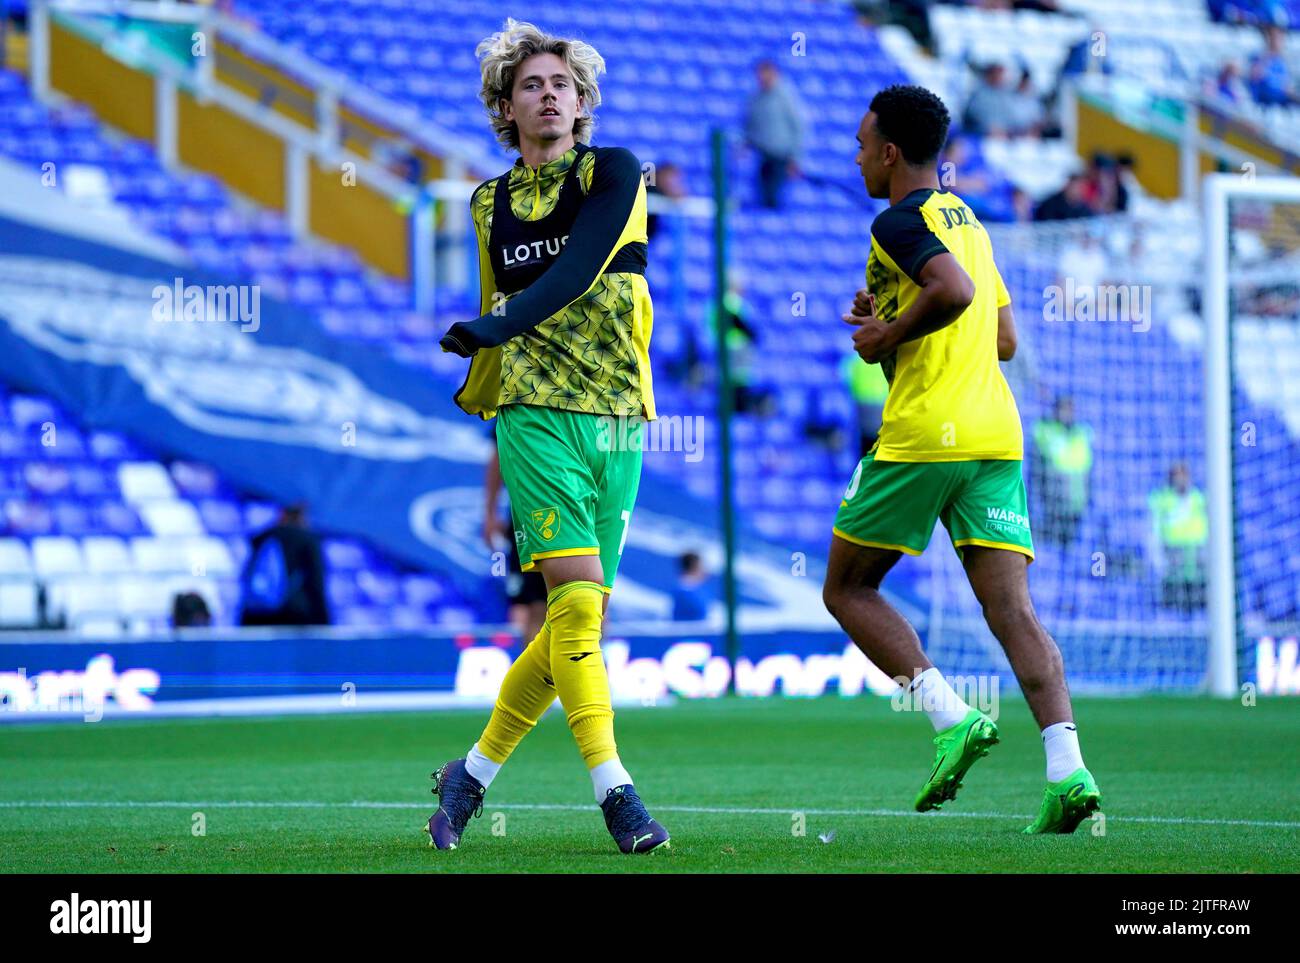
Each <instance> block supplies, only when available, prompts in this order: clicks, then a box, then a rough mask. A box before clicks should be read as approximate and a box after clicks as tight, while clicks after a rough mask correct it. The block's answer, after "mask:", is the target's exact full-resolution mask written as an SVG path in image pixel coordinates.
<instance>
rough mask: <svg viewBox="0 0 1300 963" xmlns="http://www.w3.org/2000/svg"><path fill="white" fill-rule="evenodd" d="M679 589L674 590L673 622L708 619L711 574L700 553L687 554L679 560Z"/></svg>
mask: <svg viewBox="0 0 1300 963" xmlns="http://www.w3.org/2000/svg"><path fill="white" fill-rule="evenodd" d="M678 568H679V570H680V571H679V574H678V576H677V587H676V588H674V589H673V621H674V622H698V621H700V620H702V619H705V618H708V615H709V596H708V592H707V591H706V586H707V583H708V580H709V573H708V571H707V570H706V569H705V568H704V562H703V561H701V560H700V556H699V553H698V552H685V553H684V554H683V555H682V557H681V558H680V559H679V560H678Z"/></svg>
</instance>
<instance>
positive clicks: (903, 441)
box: [823, 85, 1101, 833]
mask: <svg viewBox="0 0 1300 963" xmlns="http://www.w3.org/2000/svg"><path fill="white" fill-rule="evenodd" d="M948 120H949V118H948V111H947V109H946V108H945V107H944V105H943V102H942V101H940V100H939V98H938V97H936V96H935V95H934V94H933V93H931V92H930V91H928V90H925V89H924V88H922V87H915V86H904V85H895V86H893V87H888V88H886V89H884V90H882V91H880V92H879V93H878V94H877V95H876V96H875V98H874V99H873V100H872V101H871V109H870V110H869V111H868V112H867V114H866V116H865V117H863V119H862V123H861V125H860V126H859V128H858V135H857V140H858V152H857V159H856V162H857V164H858V168H859V169H860V171H861V173H862V179H863V181H864V182H865V183H866V187H867V193H868V194H870V195H871V196H872V197H876V198H888V199H889V204H890V206H889V207H888V208H887V209H886V210H884V211H882V212H881V213H880V215H879V216H878V217H877V218H876V220H875V222H874V223H873V224H872V225H871V254H870V256H869V258H868V260H867V287H866V288H865V289H863V290H860V291H858V292H857V295H856V297H855V298H854V301H853V307H852V310H851V312H850V313H849V314H846V315H844V320H845V321H846V322H848V323H849V324H851V325H853V326H854V328H855V330H854V333H853V344H854V347H855V348H856V349H857V352H858V354H859V355H860V356H861V357H862V359H863V360H864V361H867V362H880V365H881V368H882V369H883V370H884V372H885V376H886V377H887V378H888V380H889V397H888V400H887V401H886V402H885V410H884V417H883V423H882V425H881V428H880V436H879V438H878V439H877V441H876V444H875V446H874V447H873V448H872V450H871V451H870V452H869V453H868V454H867V455H866V457H864V458H863V459H862V461H861V462H860V463H859V465H858V467H857V469H856V471H854V473H853V478H852V480H851V481H850V482H849V487H848V490H847V491H845V493H844V500H843V501H842V502H841V503H840V509H839V513H838V514H837V515H836V518H835V529H834V535H833V537H832V538H831V550H830V562H829V566H828V570H827V573H826V584H825V587H824V591H823V596H824V598H825V602H826V607H827V609H829V610H830V612H831V614H832V615H834V616H835V618H836V619H837V620H838V621H839V623H840V625H841V626H843V628H844V630H845V631H846V632H847V633H848V634H849V636H850V637H852V639H853V641H854V642H855V643H856V644H857V646H858V648H860V649H861V650H862V651H863V652H864V653H865V654H866V656H867V658H869V659H871V661H872V662H874V663H875V664H876V665H877V666H878V667H879V668H880V669H882V670H883V671H884V672H886V673H888V674H889V675H890V676H891V677H893V678H895V679H898V680H899V681H900V683H901V684H903V685H904V686H905V687H906V689H907V691H908V694H909V696H910V697H911V700H912V701H913V702H914V704H915V703H919V706H920V707H921V708H923V709H924V710H925V712H926V714H927V716H928V717H929V719H930V722H931V723H932V724H933V726H934V728H935V731H936V733H937V734H936V736H935V738H934V743H935V749H936V751H935V759H934V768H933V770H932V771H931V772H930V776H929V778H928V779H927V780H926V781H925V785H924V786H922V787H921V791H920V793H919V794H918V795H917V797H916V801H915V806H916V809H917V810H918V811H920V812H925V811H927V810H930V809H937V808H939V807H940V806H941V805H942V804H943V803H944V802H946V801H947V800H950V799H954V798H955V797H956V794H957V789H958V788H959V787H960V786H961V781H962V778H963V777H964V776H965V775H966V772H967V770H969V769H970V767H971V766H972V765H973V764H974V763H975V762H976V761H977V760H978V759H979V758H980V757H982V756H985V755H987V754H988V751H989V749H990V747H992V746H993V745H994V744H996V743H997V741H998V730H997V726H996V725H994V723H993V720H992V719H990V718H989V717H988V716H987V715H985V714H984V713H983V712H981V711H979V710H978V709H973V708H971V707H970V706H969V705H967V704H966V702H965V701H964V700H962V698H961V697H960V696H959V695H958V694H957V693H956V692H955V691H954V690H953V689H952V687H951V686H950V685H949V684H948V682H947V681H946V680H945V679H944V678H943V676H942V675H940V673H939V670H938V669H936V668H935V667H934V665H933V664H932V663H931V662H930V660H929V659H928V658H926V655H925V653H924V652H923V651H922V649H921V643H920V640H919V639H918V638H917V635H916V632H915V631H913V629H912V627H911V626H910V625H909V624H908V623H907V621H906V620H905V619H904V618H903V617H902V615H901V614H899V612H898V611H897V610H895V609H894V608H893V607H892V606H890V605H889V603H888V602H886V601H885V599H884V598H883V597H882V596H881V594H880V592H879V588H880V583H881V580H882V579H883V578H884V577H885V574H886V573H887V572H888V571H889V570H890V569H891V568H892V567H893V566H894V564H895V563H896V562H897V561H898V559H899V558H900V557H901V556H902V554H903V553H907V554H909V555H920V554H921V552H922V551H924V549H925V547H926V545H927V544H928V543H929V541H930V534H931V532H932V531H933V530H934V524H935V522H936V520H938V521H942V522H943V524H944V527H945V528H947V529H948V535H949V537H950V538H951V539H952V543H953V546H954V547H955V548H956V549H957V553H958V555H959V556H960V557H961V560H962V565H963V566H964V568H965V569H966V576H967V578H968V579H969V580H970V584H971V588H972V589H973V590H974V591H975V596H976V598H978V599H979V601H980V604H981V605H982V606H983V610H984V617H985V619H986V620H987V622H988V625H989V628H990V629H991V630H992V631H993V634H994V635H995V636H996V637H997V639H998V641H999V642H1000V643H1001V644H1002V647H1003V649H1004V650H1005V651H1006V654H1007V658H1008V659H1009V660H1010V662H1011V667H1012V669H1013V670H1014V671H1015V673H1016V678H1017V679H1018V680H1019V682H1020V688H1021V691H1022V692H1024V695H1025V699H1026V700H1027V701H1028V703H1029V707H1030V709H1031V710H1032V711H1033V714H1034V718H1035V719H1036V720H1037V722H1038V726H1039V728H1040V729H1041V730H1042V735H1043V746H1044V749H1045V751H1046V754H1047V783H1048V785H1047V789H1046V791H1045V792H1044V796H1043V801H1042V804H1041V807H1040V809H1039V813H1038V817H1037V818H1036V819H1035V820H1034V822H1033V823H1032V824H1031V825H1029V826H1028V827H1026V829H1025V832H1027V833H1070V832H1073V831H1074V830H1075V828H1076V827H1077V826H1078V825H1079V823H1080V821H1082V820H1083V819H1084V818H1085V817H1086V816H1087V815H1088V814H1089V813H1092V812H1095V811H1096V810H1098V809H1099V808H1100V807H1101V793H1100V791H1099V790H1098V788H1097V783H1096V781H1095V780H1094V779H1093V777H1092V775H1091V773H1089V772H1088V770H1087V769H1086V768H1085V767H1084V765H1083V757H1082V755H1081V754H1080V751H1079V736H1078V731H1077V729H1076V727H1075V724H1074V715H1073V711H1072V709H1071V706H1070V694H1069V691H1068V690H1067V688H1066V684H1065V671H1064V668H1063V666H1062V662H1061V654H1060V651H1059V650H1058V649H1057V647H1056V643H1055V642H1054V641H1053V640H1052V637H1051V636H1050V635H1048V634H1047V631H1046V630H1045V629H1044V628H1043V626H1042V624H1041V623H1040V622H1039V621H1038V617H1037V615H1035V613H1034V606H1033V603H1032V602H1031V601H1030V598H1029V584H1028V579H1027V571H1026V570H1027V568H1028V566H1029V562H1030V561H1032V560H1033V557H1034V548H1033V540H1032V538H1031V537H1030V531H1029V518H1028V517H1027V516H1028V509H1027V507H1026V500H1025V484H1024V479H1023V477H1022V474H1021V458H1022V454H1023V442H1022V438H1021V430H1020V415H1019V413H1018V411H1017V410H1016V402H1015V399H1014V398H1013V397H1012V395H1011V389H1010V387H1009V386H1008V385H1007V382H1006V379H1005V378H1004V377H1003V376H1002V371H1001V369H1000V368H999V366H998V362H999V361H1007V360H1009V359H1010V358H1011V357H1012V355H1013V354H1014V353H1015V348H1016V329H1015V322H1014V319H1013V317H1012V312H1011V298H1010V295H1008V293H1007V289H1006V286H1005V285H1004V284H1003V282H1002V277H1001V275H999V274H998V269H997V266H996V265H995V264H994V262H993V249H992V246H991V245H990V243H989V237H988V234H987V233H986V232H985V230H984V228H983V227H982V226H981V225H980V223H979V221H978V220H977V219H976V218H975V215H974V214H972V213H971V209H970V208H969V207H968V206H967V205H966V203H965V202H964V201H963V200H962V199H961V198H960V197H958V196H957V195H956V194H954V193H952V192H951V191H947V190H944V189H943V188H941V187H940V186H939V177H938V171H937V169H936V158H937V157H938V155H939V151H940V150H941V149H942V148H943V145H944V142H945V140H946V139H947V136H948Z"/></svg>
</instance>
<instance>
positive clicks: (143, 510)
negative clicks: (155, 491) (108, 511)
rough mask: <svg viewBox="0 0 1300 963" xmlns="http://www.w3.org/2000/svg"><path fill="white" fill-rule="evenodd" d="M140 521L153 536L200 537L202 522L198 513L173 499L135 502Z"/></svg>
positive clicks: (187, 505) (188, 505)
mask: <svg viewBox="0 0 1300 963" xmlns="http://www.w3.org/2000/svg"><path fill="white" fill-rule="evenodd" d="M135 509H136V511H137V512H138V513H139V515H140V520H141V521H142V522H144V523H145V525H146V526H147V527H148V529H149V531H151V532H153V533H154V534H155V535H202V534H203V533H204V532H203V522H202V520H200V518H199V513H198V511H197V510H196V509H195V508H194V506H193V505H191V504H190V503H189V502H183V501H178V500H177V499H174V498H159V499H148V500H145V501H139V502H136V505H135Z"/></svg>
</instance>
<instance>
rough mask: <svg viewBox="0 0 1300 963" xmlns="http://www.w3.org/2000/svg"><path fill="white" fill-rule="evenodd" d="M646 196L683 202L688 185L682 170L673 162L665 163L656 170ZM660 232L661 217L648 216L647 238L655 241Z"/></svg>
mask: <svg viewBox="0 0 1300 963" xmlns="http://www.w3.org/2000/svg"><path fill="white" fill-rule="evenodd" d="M645 192H646V194H658V195H659V196H661V197H666V198H669V199H670V200H681V199H682V198H684V197H685V196H686V184H685V182H684V181H683V180H682V169H681V168H680V167H678V166H677V165H676V164H674V163H673V162H672V161H665V162H664V163H662V164H659V165H657V166H656V167H655V169H654V177H653V178H652V180H651V183H650V184H648V185H647V186H646V191H645ZM658 230H659V215H658V214H655V213H653V212H651V213H648V214H646V224H645V232H646V237H647V238H649V239H653V238H654V236H655V232H656V231H658Z"/></svg>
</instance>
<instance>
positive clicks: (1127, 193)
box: [1115, 151, 1147, 211]
mask: <svg viewBox="0 0 1300 963" xmlns="http://www.w3.org/2000/svg"><path fill="white" fill-rule="evenodd" d="M1115 176H1116V177H1118V178H1119V186H1120V187H1121V188H1123V197H1124V208H1123V209H1124V210H1126V211H1127V210H1128V209H1129V208H1130V207H1131V206H1132V205H1133V203H1134V202H1140V201H1142V200H1143V199H1145V198H1146V196H1147V192H1146V189H1145V188H1144V187H1143V186H1142V182H1141V181H1139V180H1138V177H1137V161H1136V160H1134V158H1133V155H1132V154H1130V153H1129V152H1128V151H1123V152H1122V153H1119V154H1116V155H1115Z"/></svg>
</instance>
